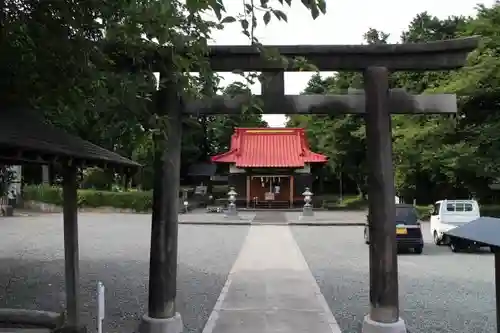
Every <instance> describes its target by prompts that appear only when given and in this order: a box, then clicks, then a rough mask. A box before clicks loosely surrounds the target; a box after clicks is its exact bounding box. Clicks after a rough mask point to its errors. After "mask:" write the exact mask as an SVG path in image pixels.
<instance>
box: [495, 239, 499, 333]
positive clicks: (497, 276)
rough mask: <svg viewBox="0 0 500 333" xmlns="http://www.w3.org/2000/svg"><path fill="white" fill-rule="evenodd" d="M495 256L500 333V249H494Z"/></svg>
mask: <svg viewBox="0 0 500 333" xmlns="http://www.w3.org/2000/svg"><path fill="white" fill-rule="evenodd" d="M494 255H495V302H496V303H495V305H496V313H497V333H500V248H498V247H496V246H495V247H494Z"/></svg>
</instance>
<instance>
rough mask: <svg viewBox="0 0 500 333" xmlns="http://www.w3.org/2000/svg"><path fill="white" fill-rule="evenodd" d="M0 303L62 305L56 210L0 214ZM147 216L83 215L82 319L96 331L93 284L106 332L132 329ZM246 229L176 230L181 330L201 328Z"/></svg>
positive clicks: (144, 265) (141, 287) (142, 290)
mask: <svg viewBox="0 0 500 333" xmlns="http://www.w3.org/2000/svg"><path fill="white" fill-rule="evenodd" d="M0 230H1V233H0V235H1V238H0V239H1V241H0V307H14V308H17V307H22V308H28V309H42V310H52V311H59V310H60V309H61V308H62V307H63V302H64V285H63V279H64V261H63V258H64V252H63V237H62V221H61V217H60V215H56V214H49V215H40V216H33V217H19V218H8V219H0ZM149 232H150V217H149V216H148V215H127V214H91V213H88V214H87V213H85V214H80V249H81V252H80V258H81V286H80V287H81V293H82V303H83V306H84V313H83V318H82V319H83V321H84V322H85V323H86V324H87V325H88V326H89V329H90V332H93V331H94V328H95V327H96V324H95V322H94V318H95V313H96V301H95V288H96V283H97V281H98V280H101V281H103V282H104V284H105V286H106V297H107V299H106V316H107V317H106V319H105V331H106V332H107V333H111V332H134V331H135V330H136V328H137V324H138V319H139V318H140V317H141V315H142V314H144V313H145V311H146V306H147V278H148V266H149V241H150V234H149ZM247 232H248V227H244V226H235V227H232V226H189V225H181V226H180V230H179V257H180V258H179V270H178V303H177V304H178V311H179V312H181V314H182V316H183V320H184V323H185V326H186V330H185V332H201V330H202V328H203V326H204V323H205V322H206V320H207V319H208V316H209V315H210V313H211V311H212V308H213V306H214V304H215V302H216V300H217V298H218V296H219V294H220V291H221V289H222V286H223V285H224V283H225V281H226V277H227V274H228V273H229V271H230V269H231V267H232V265H233V263H234V261H235V259H236V256H237V254H238V252H239V250H240V248H241V245H242V243H243V241H244V238H245V236H246V234H247Z"/></svg>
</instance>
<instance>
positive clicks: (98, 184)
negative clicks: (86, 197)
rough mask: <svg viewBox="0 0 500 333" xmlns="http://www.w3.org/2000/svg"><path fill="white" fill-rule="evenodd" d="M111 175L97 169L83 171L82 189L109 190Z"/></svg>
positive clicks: (111, 182)
mask: <svg viewBox="0 0 500 333" xmlns="http://www.w3.org/2000/svg"><path fill="white" fill-rule="evenodd" d="M113 182H114V179H113V174H110V173H109V172H106V171H105V170H102V169H99V168H90V169H87V170H84V172H83V179H82V184H81V186H82V188H84V189H93V190H109V189H110V187H111V184H113Z"/></svg>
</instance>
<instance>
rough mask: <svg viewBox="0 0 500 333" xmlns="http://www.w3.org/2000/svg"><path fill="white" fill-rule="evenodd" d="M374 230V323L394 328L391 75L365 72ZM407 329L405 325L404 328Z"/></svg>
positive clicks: (395, 278) (371, 225)
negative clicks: (391, 325) (392, 325)
mask: <svg viewBox="0 0 500 333" xmlns="http://www.w3.org/2000/svg"><path fill="white" fill-rule="evenodd" d="M364 87H365V93H366V115H365V117H366V118H365V119H366V139H367V140H366V141H367V154H368V161H370V168H369V169H368V186H369V188H368V199H369V200H368V202H369V215H370V221H369V228H370V259H369V260H370V315H369V316H370V318H369V319H370V320H373V321H376V322H378V323H384V324H393V323H396V322H398V321H399V320H400V319H399V298H398V262H397V248H396V247H397V246H396V230H395V228H394V216H395V214H396V212H395V209H396V207H395V201H394V192H395V191H394V170H393V162H392V131H391V115H390V110H389V71H388V69H387V68H385V67H369V68H367V69H366V70H365V71H364ZM403 327H404V324H403Z"/></svg>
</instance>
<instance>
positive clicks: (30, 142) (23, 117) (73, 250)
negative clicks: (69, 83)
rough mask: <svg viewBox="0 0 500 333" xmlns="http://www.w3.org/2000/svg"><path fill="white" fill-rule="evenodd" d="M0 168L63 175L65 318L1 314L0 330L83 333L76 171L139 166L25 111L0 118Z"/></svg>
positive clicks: (3, 311)
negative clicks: (46, 169)
mask: <svg viewBox="0 0 500 333" xmlns="http://www.w3.org/2000/svg"><path fill="white" fill-rule="evenodd" d="M0 116H1V121H0V163H4V164H10V165H23V164H38V165H40V166H42V165H51V166H52V167H55V168H57V169H58V170H60V171H61V172H62V174H63V199H64V203H63V224H64V260H65V285H66V302H65V303H66V314H65V316H64V317H61V314H58V313H52V312H46V311H29V310H18V309H0V325H2V324H8V325H28V326H33V327H45V328H49V329H54V330H55V331H57V332H68V333H75V332H85V331H86V328H85V327H84V326H83V325H82V323H81V321H80V314H79V311H80V302H79V284H80V282H79V250H78V217H77V216H78V202H77V189H78V182H77V171H78V169H79V168H85V167H93V166H98V167H101V168H112V169H114V170H116V171H118V172H125V173H128V172H132V171H133V170H134V169H137V168H138V167H139V166H140V165H139V164H138V163H136V162H134V161H132V160H130V159H127V158H125V157H122V156H120V155H118V154H116V153H113V152H111V151H108V150H106V149H104V148H101V147H99V146H96V145H94V144H92V143H90V142H88V141H85V140H82V139H81V138H78V137H75V136H73V135H70V134H68V133H66V132H64V131H62V130H60V129H58V128H55V127H54V126H51V125H48V124H45V123H44V122H43V119H42V118H41V117H39V115H38V114H37V113H35V112H32V111H27V110H3V111H2V112H1V113H0Z"/></svg>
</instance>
